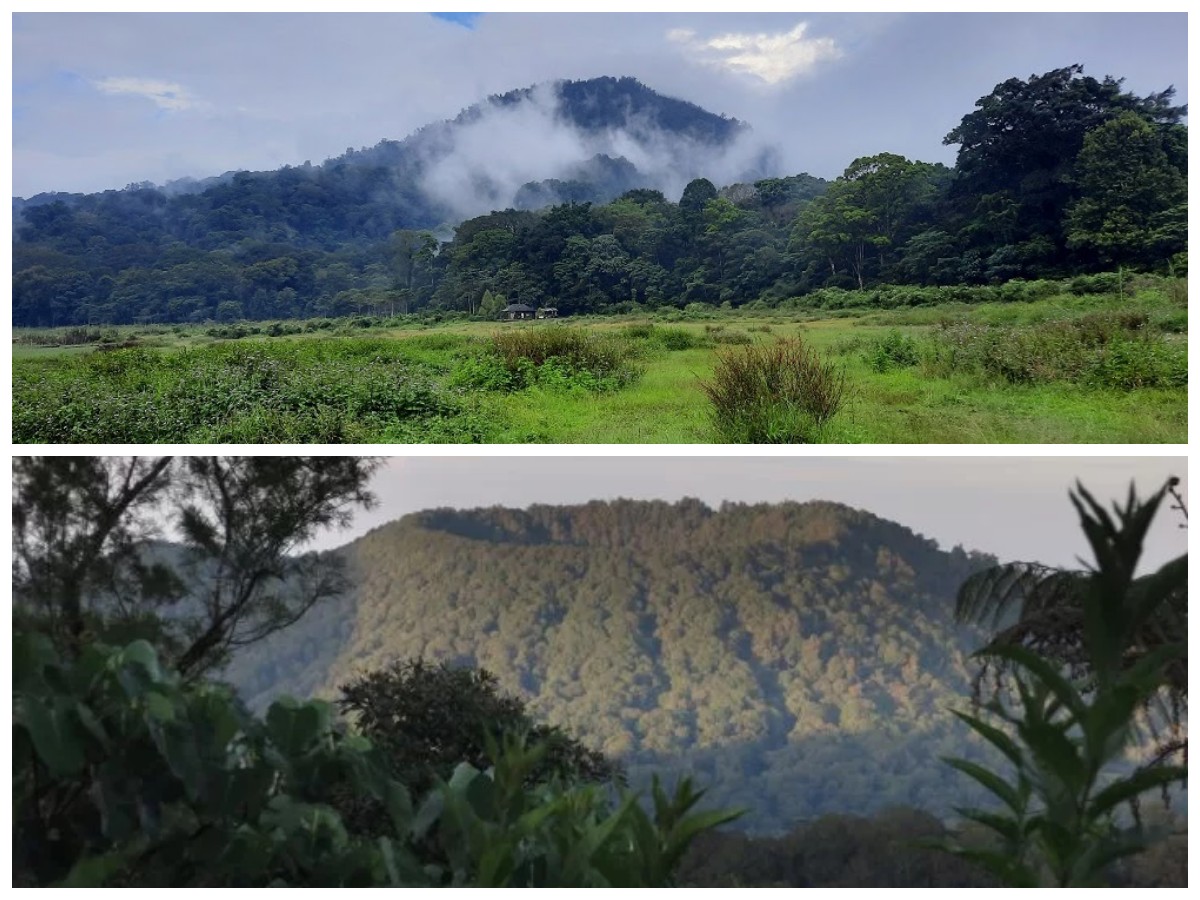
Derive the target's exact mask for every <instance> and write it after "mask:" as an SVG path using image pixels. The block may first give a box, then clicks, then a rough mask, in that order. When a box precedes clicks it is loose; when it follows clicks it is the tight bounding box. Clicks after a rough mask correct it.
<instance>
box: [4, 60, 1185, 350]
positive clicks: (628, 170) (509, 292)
mask: <svg viewBox="0 0 1200 900" xmlns="http://www.w3.org/2000/svg"><path fill="white" fill-rule="evenodd" d="M557 90H558V91H559V96H558V97H551V98H549V99H546V98H544V97H542V96H541V95H540V94H539V93H538V92H537V90H536V89H530V90H528V91H516V92H512V93H511V94H507V95H503V96H502V97H499V98H492V99H491V100H490V101H489V102H488V103H487V104H484V105H481V106H480V107H475V108H472V110H467V111H465V112H464V113H463V114H462V115H461V116H460V117H459V118H458V119H456V120H455V121H454V122H451V123H441V124H440V125H436V126H430V127H429V128H427V129H423V130H422V131H420V132H418V133H417V134H415V135H413V136H412V137H410V138H408V139H406V140H405V141H403V142H395V141H385V142H382V143H381V144H379V145H378V146H377V147H375V148H371V149H369V150H362V151H353V150H350V151H348V152H347V153H346V154H345V155H344V156H342V157H339V158H338V159H336V160H330V161H328V162H326V163H325V164H323V165H321V166H312V165H310V164H307V163H306V164H305V165H304V166H299V167H285V168H284V169H281V170H279V171H276V172H259V173H251V172H238V173H233V174H231V175H229V176H228V177H222V178H221V179H219V180H218V181H217V183H213V184H205V183H203V182H202V183H198V184H196V185H193V186H192V187H193V189H192V190H190V191H187V192H183V193H177V194H168V193H167V192H164V191H161V190H158V189H156V188H154V187H153V186H148V185H141V186H136V185H131V186H130V187H129V188H128V189H126V190H124V191H108V192H105V193H102V194H91V195H40V196H39V197H36V198H31V199H29V200H21V201H14V238H15V239H14V251H13V252H14V266H13V273H14V274H13V279H14V280H13V294H14V303H13V321H14V324H15V325H27V326H49V325H71V324H88V323H106V324H121V323H132V322H180V323H182V322H202V321H213V320H216V321H232V320H236V319H269V318H291V317H305V316H333V315H345V314H362V313H374V314H384V313H386V314H393V313H395V312H413V311H418V310H433V311H441V312H447V313H448V312H461V313H464V314H476V313H478V311H479V309H480V306H481V303H482V300H483V298H484V296H485V295H486V294H489V293H490V294H491V295H493V296H496V297H503V298H507V299H508V300H512V301H519V302H524V303H528V304H530V305H537V304H538V303H542V302H546V303H552V304H553V305H555V306H556V307H557V308H558V309H559V310H560V312H561V313H563V314H570V313H589V312H601V311H606V310H619V309H622V308H628V307H629V305H630V304H634V303H636V304H644V305H647V306H651V307H654V306H660V305H685V304H687V303H691V302H704V303H725V302H728V303H730V304H732V305H734V306H740V305H744V304H749V303H754V302H764V303H768V304H770V303H776V302H778V301H779V300H781V299H783V298H786V297H791V296H795V295H799V294H803V293H805V292H808V291H811V290H814V289H817V288H820V287H841V288H863V287H870V286H872V285H876V284H882V283H899V284H917V285H946V284H960V283H965V284H985V283H995V282H1002V281H1006V280H1009V279H1013V278H1026V279H1031V278H1042V277H1059V276H1062V275H1069V274H1075V273H1087V272H1095V271H1100V270H1103V269H1106V268H1113V267H1116V266H1132V267H1140V268H1164V267H1168V266H1170V267H1173V268H1174V270H1175V271H1176V272H1181V271H1184V270H1186V237H1187V228H1186V223H1187V215H1186V211H1187V201H1186V184H1187V181H1186V177H1187V176H1186V172H1187V165H1186V162H1187V127H1186V126H1185V125H1183V124H1182V120H1183V117H1184V116H1185V115H1186V107H1182V106H1174V105H1172V98H1173V95H1174V91H1173V89H1172V88H1167V89H1165V90H1163V91H1161V92H1157V93H1153V94H1150V95H1148V96H1146V97H1139V96H1137V95H1134V94H1132V93H1129V92H1126V91H1124V90H1123V88H1122V85H1121V81H1120V80H1119V79H1115V78H1112V77H1105V78H1104V79H1102V80H1097V79H1096V78H1093V77H1091V76H1087V75H1084V74H1083V70H1082V67H1081V66H1078V65H1075V66H1067V67H1065V68H1061V69H1056V70H1054V71H1052V72H1048V73H1045V74H1044V75H1041V76H1031V77H1030V78H1028V79H1025V80H1022V79H1017V78H1012V79H1009V80H1008V81H1005V82H1003V83H1001V84H999V85H997V87H996V88H995V90H994V91H993V92H992V93H991V94H989V95H988V96H986V97H983V98H981V99H980V100H979V101H978V103H977V104H976V109H975V111H973V112H970V113H968V114H967V115H965V116H964V117H963V119H962V121H961V123H960V124H959V125H958V126H957V127H955V128H954V129H953V130H952V131H951V132H950V133H949V134H948V135H946V136H945V142H946V143H947V144H951V145H957V146H958V147H959V150H958V157H957V160H956V164H955V166H954V167H953V168H950V167H946V166H943V165H941V164H930V163H924V162H921V161H917V160H909V159H906V158H905V157H903V156H900V155H897V154H894V153H889V152H886V151H881V152H879V153H876V154H874V155H871V156H867V157H862V158H860V159H856V160H852V161H850V162H849V163H848V165H847V167H846V169H845V171H844V172H843V173H842V174H841V175H840V176H839V177H838V178H836V179H834V180H833V181H825V180H823V179H820V178H814V177H812V176H810V175H807V174H798V175H789V176H787V177H764V176H767V175H772V174H776V175H777V174H778V172H777V170H776V169H775V168H774V167H773V164H772V162H771V158H770V155H769V154H765V155H764V154H763V153H761V152H759V151H753V152H752V151H750V150H743V149H742V148H744V147H748V146H749V145H746V144H745V141H744V135H745V134H746V133H747V132H746V130H745V127H744V126H743V125H742V124H741V123H738V122H736V121H735V120H729V119H724V118H722V117H720V116H714V115H712V114H711V113H707V112H705V111H704V110H702V109H700V108H699V107H695V106H693V105H691V104H686V103H682V102H680V101H675V100H670V99H669V98H664V97H661V96H659V95H657V94H654V92H653V91H651V90H649V89H648V88H646V87H645V86H643V85H640V84H638V83H637V82H634V81H633V80H632V79H611V78H610V79H593V80H591V81H587V82H567V83H563V84H562V85H560V86H559V87H558V88H557ZM555 104H557V105H555ZM514 110H525V111H526V113H528V114H529V115H533V116H536V117H538V118H537V119H536V121H537V122H538V123H541V124H539V126H538V127H543V126H545V125H546V123H553V122H558V121H562V120H565V121H567V122H568V123H569V126H570V128H572V129H574V130H573V131H572V132H571V133H572V134H575V135H577V136H579V137H578V141H577V142H576V144H575V145H573V147H574V149H573V150H572V153H573V154H574V161H573V162H571V164H570V165H569V166H567V167H566V168H561V167H559V168H557V169H555V171H553V172H549V171H547V172H538V173H536V174H530V177H529V178H528V180H527V181H525V182H524V183H521V184H516V183H505V184H500V183H498V182H497V181H496V178H500V177H501V175H500V173H499V171H498V170H497V171H495V172H493V171H491V170H490V169H489V166H488V161H487V158H486V154H475V155H470V154H468V155H466V156H464V155H462V154H461V153H460V154H459V155H458V156H455V155H454V154H455V153H456V152H457V150H456V149H455V148H456V147H458V146H459V145H456V144H455V141H456V140H458V141H460V143H461V147H466V146H468V144H469V145H470V146H475V145H476V144H481V145H486V144H487V143H488V142H489V141H490V142H491V143H492V144H493V145H494V144H495V143H496V142H497V141H499V142H500V143H501V144H503V142H504V134H505V133H507V132H505V131H504V130H501V131H499V132H496V133H490V132H489V134H490V135H491V136H490V137H489V138H488V139H487V140H486V141H485V140H484V139H483V135H484V132H485V130H486V128H488V127H491V126H490V125H489V123H490V122H492V121H501V120H500V119H493V117H495V116H505V115H515V114H516V113H515V112H513V111H514ZM526 113H522V114H526ZM503 121H504V122H509V120H508V119H503ZM507 127H509V126H508V125H505V128H507ZM614 128H623V129H625V131H624V132H622V133H626V134H628V135H630V136H631V140H633V141H634V144H635V145H636V146H637V147H638V148H640V149H639V150H638V152H637V153H634V154H633V155H634V156H635V157H639V158H636V159H627V158H625V157H622V156H620V155H619V154H617V155H613V154H614V153H615V151H613V150H612V148H611V147H608V146H607V145H605V144H603V141H602V140H601V136H603V135H605V134H607V133H609V131H610V130H612V129H614ZM519 133H520V132H519V130H518V131H514V132H512V134H511V137H512V140H514V141H515V140H517V139H518V134H519ZM472 142H474V143H472ZM461 147H460V148H459V149H461ZM672 148H673V149H672ZM676 151H677V152H678V153H681V154H682V156H678V157H672V156H671V155H670V154H671V153H674V152H676ZM463 152H464V153H465V151H463ZM439 154H440V155H439ZM639 155H640V156H639ZM663 171H671V172H674V173H676V178H678V173H680V172H694V173H696V174H697V175H698V176H699V177H695V178H692V179H691V180H690V182H686V183H683V182H682V181H679V182H677V183H673V184H670V185H668V184H666V183H664V182H663V181H662V180H661V179H660V178H658V176H656V175H653V174H651V173H652V172H663ZM735 171H740V172H741V173H742V174H741V175H738V174H734V173H735ZM748 172H757V173H758V174H757V175H751V176H750V177H747V176H746V174H745V173H748ZM1127 173H1133V174H1134V175H1135V176H1136V177H1126V175H1127ZM706 174H707V175H708V177H704V176H705V175H706ZM731 177H733V178H740V179H742V180H738V181H734V182H732V183H731V182H730V181H729V180H728V179H730V178H731ZM464 190H465V191H467V193H468V194H470V195H471V196H473V197H477V198H478V197H483V198H485V199H487V200H489V201H490V202H491V204H492V205H493V208H494V209H496V210H498V211H493V212H490V213H487V214H485V215H475V216H474V217H472V218H467V219H466V220H465V221H464V220H461V218H462V215H463V214H462V213H456V212H455V210H456V209H464V208H465V207H463V206H462V203H463V202H465V201H462V200H461V199H457V198H456V196H454V195H452V193H447V192H448V191H457V192H461V191H464ZM676 196H678V197H679V200H678V202H675V201H674V198H675V197H676ZM506 206H507V207H509V208H508V209H503V207H506ZM454 222H458V224H457V226H456V227H455V228H454V229H453V236H451V235H450V232H451V223H454Z"/></svg>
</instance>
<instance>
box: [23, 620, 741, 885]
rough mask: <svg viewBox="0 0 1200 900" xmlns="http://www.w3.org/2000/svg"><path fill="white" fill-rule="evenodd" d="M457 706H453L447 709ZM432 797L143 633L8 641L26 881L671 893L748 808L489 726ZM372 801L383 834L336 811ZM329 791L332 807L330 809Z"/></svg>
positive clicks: (300, 713)
mask: <svg viewBox="0 0 1200 900" xmlns="http://www.w3.org/2000/svg"><path fill="white" fill-rule="evenodd" d="M426 712H436V713H437V714H440V715H442V716H449V717H450V718H451V719H452V718H453V716H454V714H455V713H456V712H457V710H455V709H452V708H447V707H438V708H437V710H435V711H429V710H427V711H426ZM485 743H486V744H487V746H488V751H487V754H486V758H485V759H484V760H482V762H484V763H486V766H487V769H486V771H481V770H480V769H478V768H476V767H475V766H473V765H471V764H470V763H467V762H463V763H460V764H459V765H458V766H457V767H455V768H454V770H453V773H452V774H451V775H450V776H449V778H448V779H446V780H441V779H439V780H438V782H437V787H436V789H435V790H433V791H432V792H431V793H430V794H429V795H428V796H427V797H426V798H425V799H424V801H423V802H421V803H420V804H419V805H418V804H415V803H414V802H413V797H412V795H411V794H410V792H409V790H408V789H407V787H406V786H405V785H403V784H402V783H400V782H399V781H397V780H396V779H395V778H394V777H393V775H392V774H391V773H390V771H389V768H388V766H387V764H386V762H385V757H384V755H383V754H381V753H380V752H379V750H378V749H376V748H375V747H373V746H372V743H371V741H369V740H368V739H367V738H365V737H363V736H361V735H359V734H355V733H353V732H352V731H348V730H347V729H346V728H345V727H344V726H343V725H342V724H340V723H338V722H336V721H335V720H334V719H333V717H332V708H331V707H330V705H329V704H328V703H324V702H322V701H310V702H307V703H296V702H295V701H292V700H280V701H277V702H276V703H274V704H272V705H271V707H270V709H269V710H268V711H267V714H266V717H265V719H258V718H256V717H254V716H253V715H251V714H250V713H249V712H248V711H247V710H246V709H245V707H244V706H243V705H242V704H241V703H240V702H239V701H238V700H237V698H236V697H234V696H233V695H232V694H231V693H230V691H229V689H228V688H227V687H225V686H222V685H217V684H213V683H209V682H205V681H199V682H188V681H184V680H182V679H181V678H180V676H179V675H178V674H177V673H175V672H171V671H169V670H167V669H165V668H164V667H163V666H162V665H160V663H159V661H158V657H157V654H156V653H155V651H154V649H153V648H152V647H151V646H150V645H149V644H147V643H146V642H145V641H136V642H134V643H132V644H130V645H128V646H127V647H125V648H123V649H116V648H111V647H104V646H100V645H96V644H91V645H85V646H84V647H83V648H82V651H81V654H80V656H79V657H78V659H75V660H71V661H64V660H62V659H60V658H59V657H58V655H57V654H56V652H55V650H54V649H53V647H52V646H51V644H50V641H49V640H48V639H47V638H46V637H44V636H42V635H37V634H21V633H18V634H15V635H14V640H13V742H12V761H13V822H14V827H13V838H14V840H13V883H14V886H20V887H34V886H43V885H57V886H64V887H72V886H80V887H83V886H105V885H107V886H110V887H123V888H128V887H157V888H163V887H208V888H212V887H259V886H261V887H266V886H276V887H278V886H288V885H295V886H301V887H343V886H346V887H350V886H412V887H437V886H450V885H453V886H460V887H461V886H479V887H484V886H496V887H500V886H507V887H543V886H544V887H585V886H614V887H617V886H629V887H666V886H670V885H671V884H672V883H673V879H674V870H675V868H676V866H677V865H678V863H679V861H680V859H681V858H682V856H683V854H684V852H685V851H686V850H687V848H688V846H689V844H690V843H691V841H692V839H693V838H694V837H696V836H697V835H699V834H702V833H704V832H705V831H708V830H709V829H711V828H714V827H715V826H717V825H720V824H722V823H723V822H727V821H729V820H731V819H733V818H736V816H737V815H738V813H736V812H724V811H715V812H703V813H699V812H694V811H693V808H694V807H695V806H696V803H697V801H699V799H700V797H701V795H702V792H697V791H695V790H693V789H692V786H691V783H690V782H689V781H687V780H686V779H685V780H684V781H683V782H682V783H681V784H680V785H679V786H678V788H677V789H676V791H675V792H674V794H673V795H668V794H667V793H666V792H664V791H663V790H662V789H661V787H660V786H659V784H658V781H657V779H656V780H655V781H654V783H653V786H652V791H651V800H652V803H653V812H652V813H647V812H646V811H644V810H643V809H642V807H641V806H639V805H638V802H637V801H638V797H637V796H636V795H633V794H629V793H627V792H625V791H624V790H621V791H620V797H619V800H618V801H617V802H615V803H614V801H613V799H612V794H611V793H610V792H609V791H607V790H605V789H604V788H603V787H602V786H600V785H596V784H581V783H578V782H574V781H566V780H563V779H561V778H553V779H551V780H550V781H546V780H543V779H540V778H539V777H538V776H537V775H536V774H535V773H536V772H537V771H538V770H539V767H543V766H544V760H545V758H546V755H547V753H548V745H547V744H545V743H542V744H533V745H529V744H527V743H526V741H525V740H524V739H523V738H521V737H516V736H512V735H507V734H506V735H504V736H502V737H500V738H499V739H496V738H493V737H491V735H488V737H487V738H485ZM364 800H366V801H371V802H374V803H375V804H377V805H378V806H379V808H380V809H381V810H382V811H383V817H382V822H383V827H382V828H381V829H380V830H381V831H383V832H384V833H372V834H364V833H361V832H357V831H355V830H354V829H353V828H352V827H348V822H347V821H346V820H343V818H342V816H341V815H340V813H339V811H338V809H337V806H353V805H354V803H355V802H360V801H364ZM335 804H336V805H337V806H335Z"/></svg>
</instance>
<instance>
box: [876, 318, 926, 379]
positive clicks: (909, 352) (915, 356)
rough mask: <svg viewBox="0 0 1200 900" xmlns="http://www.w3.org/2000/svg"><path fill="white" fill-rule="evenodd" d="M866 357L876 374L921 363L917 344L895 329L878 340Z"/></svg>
mask: <svg viewBox="0 0 1200 900" xmlns="http://www.w3.org/2000/svg"><path fill="white" fill-rule="evenodd" d="M864 357H865V359H866V361H867V363H868V364H869V365H870V366H871V368H872V369H874V370H875V371H876V372H887V371H889V370H891V369H903V368H907V367H908V366H915V365H916V364H917V363H919V362H920V361H921V353H920V350H919V349H918V348H917V342H916V341H915V340H913V339H912V338H911V337H909V336H908V335H905V334H901V333H900V332H899V331H897V330H896V329H894V328H893V329H892V330H891V331H889V332H888V333H887V334H885V335H884V336H883V337H882V338H877V339H876V340H875V341H874V343H872V344H871V346H870V347H869V349H868V350H867V351H866V353H865V354H864Z"/></svg>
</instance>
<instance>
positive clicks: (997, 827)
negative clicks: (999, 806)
mask: <svg viewBox="0 0 1200 900" xmlns="http://www.w3.org/2000/svg"><path fill="white" fill-rule="evenodd" d="M954 811H955V812H956V813H958V814H959V815H960V816H962V817H963V818H964V819H970V820H971V821H972V822H978V823H979V824H980V825H983V826H985V827H987V828H990V829H991V830H992V831H994V832H996V833H997V834H999V835H1000V836H1001V837H1002V838H1004V839H1005V840H1007V841H1009V842H1011V843H1013V844H1017V843H1019V842H1020V840H1021V837H1022V834H1021V826H1020V823H1019V822H1018V821H1017V820H1016V819H1010V818H1009V817H1007V816H1002V815H1000V814H999V813H992V812H987V811H986V810H982V809H975V808H973V807H963V806H956V807H954Z"/></svg>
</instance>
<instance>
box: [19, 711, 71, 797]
mask: <svg viewBox="0 0 1200 900" xmlns="http://www.w3.org/2000/svg"><path fill="white" fill-rule="evenodd" d="M68 712H69V710H65V709H61V708H54V709H51V708H49V707H47V706H46V705H45V704H44V703H43V702H42V701H41V700H39V699H38V698H36V697H29V696H18V698H17V700H16V703H15V708H14V710H13V718H14V719H15V720H16V724H18V725H20V726H22V727H23V728H24V729H25V730H26V731H27V732H28V733H29V737H30V739H31V740H32V741H33V746H34V749H35V750H36V751H37V754H38V757H39V758H41V760H42V762H44V763H45V764H46V767H47V768H48V769H49V770H50V774H51V775H53V776H54V777H55V778H69V777H71V776H72V775H75V774H77V773H78V772H79V771H81V770H82V769H83V765H84V762H85V757H84V754H83V747H82V745H81V744H80V741H79V739H78V735H76V734H75V730H74V729H73V728H72V727H71V721H72V718H71V717H70V716H69V715H68V714H67V713H68Z"/></svg>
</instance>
